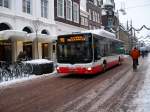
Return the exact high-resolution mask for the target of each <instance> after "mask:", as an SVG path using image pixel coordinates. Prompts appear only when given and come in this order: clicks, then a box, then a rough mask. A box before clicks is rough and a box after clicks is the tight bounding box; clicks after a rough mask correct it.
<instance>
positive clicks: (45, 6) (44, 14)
mask: <svg viewBox="0 0 150 112" xmlns="http://www.w3.org/2000/svg"><path fill="white" fill-rule="evenodd" d="M41 16H42V17H44V18H47V17H48V1H47V0H41Z"/></svg>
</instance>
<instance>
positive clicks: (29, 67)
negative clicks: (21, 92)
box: [23, 64, 33, 74]
mask: <svg viewBox="0 0 150 112" xmlns="http://www.w3.org/2000/svg"><path fill="white" fill-rule="evenodd" d="M23 72H24V74H32V72H33V66H32V65H31V64H25V65H24V67H23Z"/></svg>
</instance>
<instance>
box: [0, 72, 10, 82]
mask: <svg viewBox="0 0 150 112" xmlns="http://www.w3.org/2000/svg"><path fill="white" fill-rule="evenodd" d="M2 77H3V80H4V81H8V80H9V79H10V73H9V72H8V71H7V70H3V71H2Z"/></svg>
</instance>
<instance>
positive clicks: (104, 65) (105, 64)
mask: <svg viewBox="0 0 150 112" xmlns="http://www.w3.org/2000/svg"><path fill="white" fill-rule="evenodd" d="M103 69H104V71H105V70H106V69H107V62H106V60H104V61H103Z"/></svg>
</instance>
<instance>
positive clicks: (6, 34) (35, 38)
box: [0, 30, 52, 62]
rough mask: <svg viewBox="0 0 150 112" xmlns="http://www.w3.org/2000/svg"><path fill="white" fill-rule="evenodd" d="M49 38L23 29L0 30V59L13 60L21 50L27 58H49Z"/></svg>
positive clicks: (50, 44)
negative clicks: (28, 32)
mask: <svg viewBox="0 0 150 112" xmlns="http://www.w3.org/2000/svg"><path fill="white" fill-rule="evenodd" d="M51 48H52V41H51V38H50V37H49V36H48V35H46V34H35V33H30V34H27V33H26V32H24V31H17V30H4V31H0V61H8V62H14V61H16V59H17V56H18V55H19V53H20V52H21V51H25V52H26V55H27V57H28V59H42V58H47V59H51V51H52V50H51Z"/></svg>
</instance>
